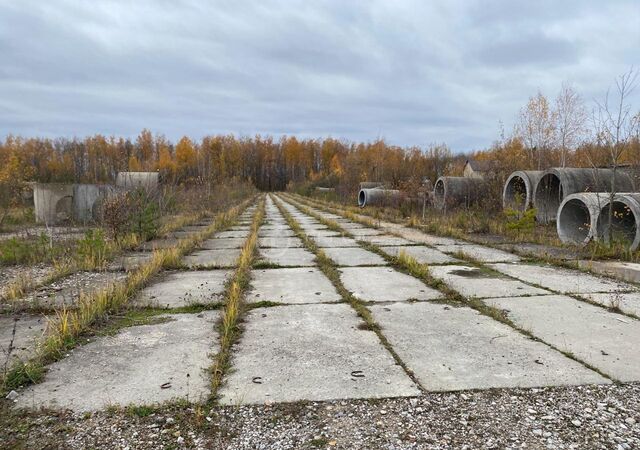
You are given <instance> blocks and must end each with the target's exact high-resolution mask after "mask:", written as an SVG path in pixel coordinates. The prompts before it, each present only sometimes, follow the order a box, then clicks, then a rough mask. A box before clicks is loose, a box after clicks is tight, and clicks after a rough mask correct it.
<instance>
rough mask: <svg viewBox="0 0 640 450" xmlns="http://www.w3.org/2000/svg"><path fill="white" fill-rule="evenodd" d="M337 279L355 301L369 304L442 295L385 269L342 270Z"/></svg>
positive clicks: (405, 276)
mask: <svg viewBox="0 0 640 450" xmlns="http://www.w3.org/2000/svg"><path fill="white" fill-rule="evenodd" d="M339 270H340V278H341V279H342V283H343V284H344V286H345V288H346V289H347V290H349V292H351V293H352V294H353V295H354V296H355V297H356V298H359V299H360V300H364V301H369V302H399V301H405V300H433V299H437V298H440V297H441V296H442V294H441V293H440V292H438V291H436V290H435V289H432V288H430V287H429V286H427V285H426V284H424V283H423V282H421V281H420V280H418V279H417V278H414V277H412V276H410V275H406V274H404V273H401V272H398V271H397V270H394V269H391V268H388V267H344V268H341V269H339Z"/></svg>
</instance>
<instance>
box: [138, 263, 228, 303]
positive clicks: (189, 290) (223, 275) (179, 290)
mask: <svg viewBox="0 0 640 450" xmlns="http://www.w3.org/2000/svg"><path fill="white" fill-rule="evenodd" d="M232 273H233V272H232V271H231V270H197V271H189V272H170V273H168V274H167V275H165V276H164V277H163V278H162V279H160V280H158V281H156V282H154V283H153V284H151V285H150V286H148V287H146V288H145V289H143V290H142V292H141V293H140V295H139V296H138V298H137V299H136V301H135V303H136V304H137V305H138V306H153V307H158V308H180V307H182V306H189V305H193V304H210V303H217V302H219V301H221V300H222V294H223V293H224V288H225V282H226V281H227V279H228V278H229V277H230V276H231V274H232Z"/></svg>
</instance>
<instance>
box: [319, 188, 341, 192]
mask: <svg viewBox="0 0 640 450" xmlns="http://www.w3.org/2000/svg"><path fill="white" fill-rule="evenodd" d="M316 191H317V192H335V191H336V189H335V188H329V187H316Z"/></svg>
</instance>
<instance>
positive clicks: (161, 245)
mask: <svg viewBox="0 0 640 450" xmlns="http://www.w3.org/2000/svg"><path fill="white" fill-rule="evenodd" d="M178 242H179V239H177V238H175V237H170V238H159V239H152V240H150V241H147V242H143V243H142V244H140V246H139V247H138V250H142V251H145V252H153V251H155V250H163V249H168V248H173V247H175V246H177V245H178Z"/></svg>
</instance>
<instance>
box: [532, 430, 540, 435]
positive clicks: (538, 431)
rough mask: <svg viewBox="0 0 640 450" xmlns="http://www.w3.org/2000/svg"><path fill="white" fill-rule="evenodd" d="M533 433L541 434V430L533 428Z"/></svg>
mask: <svg viewBox="0 0 640 450" xmlns="http://www.w3.org/2000/svg"><path fill="white" fill-rule="evenodd" d="M533 434H535V435H536V436H542V430H540V429H536V430H533Z"/></svg>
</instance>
